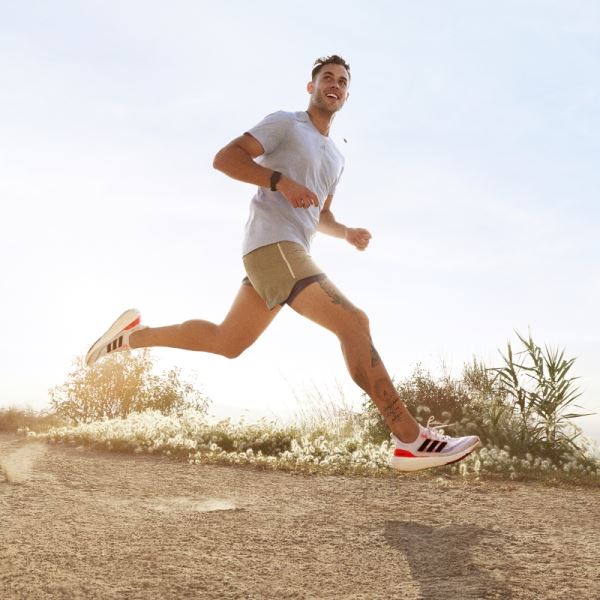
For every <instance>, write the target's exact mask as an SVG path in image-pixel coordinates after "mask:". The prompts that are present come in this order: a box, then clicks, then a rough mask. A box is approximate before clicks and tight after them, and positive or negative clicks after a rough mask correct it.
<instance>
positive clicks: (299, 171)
mask: <svg viewBox="0 0 600 600" xmlns="http://www.w3.org/2000/svg"><path fill="white" fill-rule="evenodd" d="M247 133H249V134H250V135H252V136H253V137H254V138H256V139H257V140H258V141H259V142H260V143H261V145H262V147H263V148H264V151H265V152H264V154H263V155H262V156H260V157H258V158H257V162H258V163H259V164H261V165H262V166H264V167H267V168H269V169H273V170H274V171H281V173H283V174H284V175H285V176H287V177H289V178H290V179H293V180H294V181H296V182H298V183H300V184H302V185H304V186H306V187H307V188H308V189H309V190H311V191H313V192H314V193H315V194H316V195H317V197H318V198H319V203H320V205H319V206H318V207H317V206H311V207H310V208H294V207H293V206H292V205H291V204H290V203H289V202H288V201H287V200H286V199H285V198H284V197H283V196H282V195H281V194H280V193H279V192H272V191H271V190H270V189H269V188H263V187H259V188H258V189H257V191H256V194H255V195H254V197H253V198H252V201H251V203H250V216H249V218H248V221H247V223H246V230H245V236H244V243H243V254H244V255H246V254H248V253H249V252H252V250H256V248H260V247H261V246H266V245H267V244H274V243H276V242H283V241H289V242H297V243H299V244H301V245H302V246H304V248H305V249H306V251H307V252H310V243H311V241H312V238H313V237H314V235H315V233H316V231H317V225H318V224H319V215H320V213H321V208H322V207H323V203H324V202H325V199H326V198H327V196H329V195H330V194H333V193H334V192H335V188H336V186H337V184H338V181H339V180H340V177H341V175H342V171H343V170H344V157H343V156H342V154H341V153H340V151H339V150H338V149H337V147H336V145H335V143H334V142H333V140H331V139H330V138H329V137H328V136H325V135H322V134H321V133H320V132H319V130H318V129H317V128H316V127H315V126H314V125H313V123H312V121H311V120H310V118H309V116H308V113H306V112H304V111H301V112H284V111H278V112H276V113H273V114H270V115H268V116H267V117H265V118H264V119H263V120H262V121H261V122H260V123H259V124H258V125H256V127H253V128H252V129H250V130H248V132H247Z"/></svg>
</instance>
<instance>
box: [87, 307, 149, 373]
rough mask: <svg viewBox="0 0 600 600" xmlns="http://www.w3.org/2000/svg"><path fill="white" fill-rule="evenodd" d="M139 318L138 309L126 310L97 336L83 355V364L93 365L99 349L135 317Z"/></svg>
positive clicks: (98, 354) (98, 355)
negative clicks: (84, 355)
mask: <svg viewBox="0 0 600 600" xmlns="http://www.w3.org/2000/svg"><path fill="white" fill-rule="evenodd" d="M139 318H140V311H139V310H137V309H135V308H130V309H128V310H126V311H125V312H124V313H123V314H122V315H121V316H120V317H119V318H118V319H117V320H116V321H115V322H114V323H113V324H112V325H111V326H110V327H109V328H108V329H107V330H106V332H105V333H104V334H103V335H102V336H101V337H99V338H98V339H97V340H96V341H95V342H94V343H93V344H92V346H91V348H90V349H89V350H88V353H87V355H86V357H85V364H86V365H87V366H88V367H90V366H91V365H93V364H94V363H95V362H96V361H97V360H98V358H99V357H100V355H101V352H100V351H101V349H102V348H103V347H104V346H107V345H108V343H109V342H112V340H113V339H114V338H115V337H116V336H117V334H119V333H120V332H121V331H123V330H124V329H125V328H126V327H128V326H129V325H131V324H132V323H133V322H134V321H135V320H136V319H139Z"/></svg>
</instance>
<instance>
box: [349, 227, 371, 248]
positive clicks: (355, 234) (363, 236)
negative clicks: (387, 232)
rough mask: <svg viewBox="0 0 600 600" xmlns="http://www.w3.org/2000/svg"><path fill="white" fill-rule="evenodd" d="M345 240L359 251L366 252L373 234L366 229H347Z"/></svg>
mask: <svg viewBox="0 0 600 600" xmlns="http://www.w3.org/2000/svg"><path fill="white" fill-rule="evenodd" d="M345 238H346V241H347V242H348V243H349V244H352V245H353V246H354V247H355V248H356V249H357V250H364V249H365V248H366V247H367V246H368V245H369V240H370V239H371V234H370V233H369V232H368V231H367V230H366V229H362V228H360V227H347V228H346V235H345Z"/></svg>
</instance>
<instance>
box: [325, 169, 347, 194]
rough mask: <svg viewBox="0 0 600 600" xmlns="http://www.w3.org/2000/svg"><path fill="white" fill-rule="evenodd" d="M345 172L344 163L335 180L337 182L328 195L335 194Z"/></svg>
mask: <svg viewBox="0 0 600 600" xmlns="http://www.w3.org/2000/svg"><path fill="white" fill-rule="evenodd" d="M343 174H344V165H342V168H341V169H340V174H339V175H338V178H337V179H336V180H335V183H334V184H333V185H332V186H331V188H330V189H329V193H328V194H327V195H328V196H333V195H334V194H335V190H336V189H337V186H338V183H339V182H340V179H341V178H342V175H343Z"/></svg>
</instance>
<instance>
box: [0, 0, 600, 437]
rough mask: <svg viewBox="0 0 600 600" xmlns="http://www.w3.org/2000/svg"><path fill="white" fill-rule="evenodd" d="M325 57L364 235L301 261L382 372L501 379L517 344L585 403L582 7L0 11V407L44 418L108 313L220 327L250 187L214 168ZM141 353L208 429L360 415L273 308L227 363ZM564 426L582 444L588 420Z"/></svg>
mask: <svg viewBox="0 0 600 600" xmlns="http://www.w3.org/2000/svg"><path fill="white" fill-rule="evenodd" d="M332 53H338V54H341V55H342V56H344V57H345V58H346V60H347V61H348V62H349V63H350V65H351V71H352V83H351V87H350V98H349V100H348V102H347V103H346V105H345V107H344V108H343V110H342V111H341V112H340V113H339V114H338V115H337V116H336V119H335V123H334V125H333V128H332V137H333V138H334V140H335V141H336V143H337V144H338V146H339V147H340V149H341V151H342V152H343V154H344V155H345V157H346V168H345V172H344V176H343V179H342V182H341V183H340V185H339V187H338V189H337V192H336V197H335V199H334V202H333V205H332V210H333V212H334V213H335V215H336V217H337V219H338V220H339V221H341V222H343V223H345V224H347V225H350V226H356V227H366V228H368V229H369V230H370V231H371V233H372V235H373V239H372V242H371V245H370V247H369V249H368V250H367V251H366V252H364V253H359V252H357V251H356V250H355V249H353V248H352V247H351V246H350V245H348V244H346V243H345V242H343V241H341V240H337V239H332V238H327V237H325V236H318V237H317V239H316V240H315V242H314V246H313V251H312V254H313V256H314V257H315V258H316V260H317V262H318V263H319V264H320V265H321V266H323V267H324V268H325V270H326V271H327V273H328V275H329V277H330V278H331V279H332V280H333V282H334V283H335V284H336V285H337V286H338V287H339V288H341V289H342V290H343V291H344V293H345V295H346V296H348V297H349V298H350V299H351V300H352V301H353V302H354V303H355V304H356V305H357V306H359V307H360V308H362V309H363V310H365V311H366V312H367V314H368V315H369V318H370V322H371V329H372V334H373V339H374V343H375V346H376V347H377V348H378V351H379V353H380V355H381V357H382V359H383V361H384V363H385V364H386V366H387V368H388V371H389V372H390V373H391V374H392V375H393V376H395V377H396V378H402V377H406V376H408V375H410V373H411V372H412V371H413V369H414V368H415V366H416V365H418V364H420V365H422V366H424V367H425V368H427V369H430V370H431V371H432V372H433V373H434V374H440V373H441V372H442V371H444V370H445V371H446V372H448V373H450V374H451V375H455V376H457V377H458V376H460V374H461V371H462V366H463V365H464V364H465V363H467V362H470V361H471V360H472V359H473V357H477V358H478V359H479V360H481V361H483V362H484V363H485V364H487V365H488V366H491V367H492V366H499V365H500V364H501V357H500V354H499V350H503V349H504V348H505V346H506V343H507V342H508V341H511V342H512V343H513V344H517V338H516V334H515V331H519V332H521V333H524V334H527V333H528V332H531V334H532V336H533V338H534V340H535V341H536V342H537V343H538V344H540V345H541V346H544V345H546V344H547V345H550V346H552V347H561V348H565V349H566V354H567V356H569V357H577V360H576V362H575V364H574V367H573V374H574V375H577V376H579V377H580V379H579V385H580V387H581V390H582V392H583V395H582V397H581V398H580V401H579V403H580V404H581V405H582V406H583V408H584V409H585V412H598V413H600V374H599V372H598V368H597V365H598V364H599V362H600V327H599V325H600V318H599V311H598V306H600V284H599V279H598V263H599V259H600V241H599V236H598V233H597V232H598V221H599V216H600V208H599V202H598V190H599V189H600V169H598V164H599V163H600V79H599V78H598V72H599V71H600V4H599V3H597V2H594V1H579V0H545V1H536V0H519V1H516V0H507V1H504V2H502V3H497V2H485V1H473V0H456V1H452V2H448V1H447V0H424V1H422V2H418V3H417V2H408V1H404V0H400V1H398V0H395V1H387V0H373V1H371V2H358V1H349V0H345V1H343V2H342V1H338V0H333V1H330V2H327V3H323V2H320V1H314V0H307V1H305V2H303V3H301V4H297V3H289V2H281V1H271V0H264V1H263V0H257V1H256V2H254V3H248V2H242V1H241V0H229V1H228V0H225V1H224V2H220V3H214V2H206V1H198V0H196V1H191V0H187V1H186V0H176V1H173V2H169V3H165V2H157V1H147V0H144V1H143V2H142V1H141V0H140V1H129V2H121V1H119V2H116V1H114V0H103V1H102V2H100V1H91V0H90V1H83V2H82V1H66V0H56V1H55V2H52V3H48V2H42V1H27V0H25V1H24V2H19V3H15V2H8V1H6V0H0V80H1V81H2V90H1V92H0V203H1V207H2V213H1V217H0V256H1V257H2V263H1V264H2V277H1V278H0V295H1V297H2V307H3V310H2V311H1V314H0V328H1V331H2V344H1V345H0V407H6V406H30V407H33V408H44V407H45V406H47V403H48V390H49V389H50V388H52V387H54V386H57V385H60V384H61V383H63V382H64V381H65V379H66V378H67V374H68V373H69V371H70V370H71V368H72V363H73V360H74V359H75V357H76V356H79V355H82V354H85V352H86V351H87V348H88V347H89V345H90V344H91V343H92V342H93V341H94V340H95V339H96V338H97V337H98V336H99V335H100V333H102V331H103V330H104V329H106V327H107V326H108V325H109V324H110V323H111V322H112V321H113V320H114V319H115V318H116V317H117V316H118V315H119V314H120V313H121V312H122V311H123V310H124V309H126V308H129V307H137V308H139V309H140V310H141V311H142V316H143V319H144V322H145V323H146V324H148V325H166V324H172V323H178V322H182V321H185V320H188V319H193V318H201V319H208V320H211V321H215V322H219V321H220V320H221V319H222V318H223V317H224V316H225V314H226V312H227V310H228V308H229V306H230V304H231V302H232V300H233V297H234V295H235V293H236V291H237V289H238V287H239V285H240V281H241V279H242V277H243V276H244V273H243V266H242V263H241V252H240V250H241V240H242V233H243V227H244V224H245V221H246V218H247V214H248V205H249V201H250V198H251V196H252V194H253V192H254V190H253V188H252V186H249V185H248V184H243V183H240V182H236V181H233V180H230V179H228V178H226V177H225V176H224V175H222V174H221V173H219V172H217V171H215V170H214V169H213V168H212V159H213V156H214V154H215V153H216V152H217V151H218V150H219V149H220V148H221V147H222V146H224V145H225V144H226V143H227V142H229V141H230V140H231V139H233V138H234V137H237V136H238V135H240V134H241V133H243V132H244V131H246V130H247V129H249V128H250V127H252V126H253V125H255V124H256V123H257V122H258V121H260V120H261V119H262V118H263V117H264V116H265V115H266V114H269V113H271V112H274V111H276V110H292V111H293V110H305V109H306V108H307V105H308V95H307V92H306V83H307V81H308V79H309V74H310V69H311V66H312V63H313V61H314V59H315V58H317V57H318V56H323V55H326V54H332ZM344 140H346V141H344ZM154 352H155V355H156V357H157V359H158V361H159V364H160V366H161V367H164V368H170V367H172V366H178V367H180V368H181V369H182V372H183V374H184V376H185V377H188V378H191V379H194V378H195V379H194V380H195V381H196V383H197V386H198V387H199V389H201V390H202V391H203V392H204V393H205V394H206V395H207V396H209V397H210V398H211V400H212V403H213V404H212V411H213V413H214V414H215V415H216V416H232V417H234V418H237V417H238V416H239V415H241V414H243V415H245V416H247V417H248V418H255V417H258V416H263V415H264V416H267V417H272V418H280V419H286V418H288V417H290V416H291V415H293V414H295V413H296V412H297V411H298V408H299V406H300V407H301V406H302V405H303V403H305V402H306V401H307V398H308V399H311V398H312V401H315V400H317V401H318V397H319V396H320V397H321V398H323V399H324V401H334V402H344V403H345V404H346V405H348V406H354V407H359V406H360V404H361V393H360V390H358V388H356V386H355V385H354V384H353V382H352V381H351V379H350V377H349V375H348V374H347V373H346V370H345V366H344V363H343V360H342V356H341V353H340V350H339V344H338V342H337V340H336V339H335V338H334V337H333V336H332V335H331V334H330V333H328V332H326V331H324V330H320V329H319V328H318V327H317V326H316V325H313V324H312V323H308V322H305V321H303V320H302V319H301V317H299V316H298V315H296V314H295V313H293V312H292V311H291V310H289V309H285V310H283V311H281V313H280V314H279V315H278V317H277V318H276V319H275V321H274V322H273V323H272V325H271V326H270V328H269V329H268V330H267V331H266V332H265V333H264V334H263V336H262V337H261V338H260V339H259V340H258V341H257V342H256V344H255V345H254V346H253V347H252V348H250V349H249V350H247V351H246V352H245V353H244V354H243V355H242V356H241V357H239V358H237V359H235V360H228V359H225V358H222V357H218V356H212V355H207V354H199V353H187V352H183V351H178V350H172V349H159V350H155V351H154ZM579 424H580V425H582V426H583V428H584V432H585V433H586V434H587V435H588V436H589V437H591V438H592V439H595V440H597V441H600V415H596V416H592V417H586V418H584V419H580V420H579Z"/></svg>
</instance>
